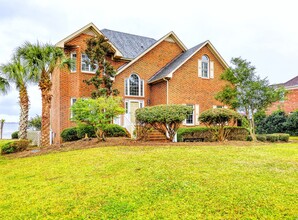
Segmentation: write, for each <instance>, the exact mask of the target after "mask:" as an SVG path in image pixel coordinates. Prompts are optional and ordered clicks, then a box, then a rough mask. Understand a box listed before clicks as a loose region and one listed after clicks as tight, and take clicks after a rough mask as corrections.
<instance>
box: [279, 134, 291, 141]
mask: <svg viewBox="0 0 298 220" xmlns="http://www.w3.org/2000/svg"><path fill="white" fill-rule="evenodd" d="M277 135H278V140H279V141H282V142H289V138H290V135H289V134H283V133H280V134H277Z"/></svg>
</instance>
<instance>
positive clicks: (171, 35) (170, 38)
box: [117, 31, 187, 74]
mask: <svg viewBox="0 0 298 220" xmlns="http://www.w3.org/2000/svg"><path fill="white" fill-rule="evenodd" d="M164 40H166V41H173V42H175V43H177V44H178V45H179V47H180V48H181V49H182V51H186V50H187V48H186V47H185V45H184V44H183V43H182V41H181V40H180V39H179V38H178V37H177V35H176V34H175V33H174V32H173V31H171V32H169V33H168V34H166V35H165V36H163V37H162V38H161V39H159V40H158V41H156V42H155V43H154V44H152V45H151V46H150V47H149V48H147V49H146V50H145V51H143V52H142V53H141V54H139V55H138V56H137V57H136V58H135V59H134V60H132V61H131V62H130V63H128V64H126V65H125V66H123V67H122V68H121V69H118V72H117V74H120V73H121V72H123V71H124V70H125V69H127V68H128V67H129V66H131V65H132V64H134V63H135V62H137V61H138V60H139V59H140V58H141V57H143V56H144V55H145V54H147V53H148V52H149V51H151V50H152V49H153V48H155V47H156V46H157V45H159V44H160V43H161V42H163V41H164Z"/></svg>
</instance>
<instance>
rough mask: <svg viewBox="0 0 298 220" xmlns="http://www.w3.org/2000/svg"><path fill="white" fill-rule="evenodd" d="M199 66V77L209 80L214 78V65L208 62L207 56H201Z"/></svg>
mask: <svg viewBox="0 0 298 220" xmlns="http://www.w3.org/2000/svg"><path fill="white" fill-rule="evenodd" d="M198 65H199V77H201V78H205V79H210V78H214V63H213V62H212V61H210V59H209V57H208V56H207V55H203V56H202V59H200V60H199V62H198Z"/></svg>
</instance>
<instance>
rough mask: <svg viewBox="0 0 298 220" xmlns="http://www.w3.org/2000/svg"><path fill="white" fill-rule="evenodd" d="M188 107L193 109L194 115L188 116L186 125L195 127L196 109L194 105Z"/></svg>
mask: <svg viewBox="0 0 298 220" xmlns="http://www.w3.org/2000/svg"><path fill="white" fill-rule="evenodd" d="M187 106H191V107H192V109H193V110H192V113H191V114H189V115H188V116H187V118H186V119H185V124H186V125H194V123H195V117H194V116H195V113H194V110H195V108H194V105H187Z"/></svg>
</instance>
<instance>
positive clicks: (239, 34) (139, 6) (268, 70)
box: [0, 0, 298, 121]
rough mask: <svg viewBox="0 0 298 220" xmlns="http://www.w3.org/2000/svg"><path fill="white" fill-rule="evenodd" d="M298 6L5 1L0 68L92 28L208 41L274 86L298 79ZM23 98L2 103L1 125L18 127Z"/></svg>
mask: <svg viewBox="0 0 298 220" xmlns="http://www.w3.org/2000/svg"><path fill="white" fill-rule="evenodd" d="M295 3H296V2H295V0H284V1H279V0H271V1H269V0H262V1H260V0H250V1H239V0H238V1H237V0H225V1H221V0H208V1H206V0H205V1H202V0H184V1H174V0H172V1H168V0H165V1H160V0H158V1H157V0H150V1H140V0H139V1H137V0H133V1H130V0H125V1H123V0H113V1H91V0H85V1H81V3H76V1H70V0H65V1H61V0H59V1H58V0H26V1H25V0H7V1H6V0H0V48H1V49H0V63H1V64H2V63H6V62H7V61H9V59H10V57H11V55H12V54H13V52H14V50H15V48H16V47H18V46H21V45H22V44H23V42H24V41H30V42H36V41H37V40H38V41H41V42H50V43H53V44H55V43H57V42H58V41H60V40H61V39H63V38H65V37H66V36H68V35H70V34H71V33H73V32H75V31H76V30H78V29H80V28H81V27H83V26H85V25H86V24H88V23H90V22H93V23H94V24H95V25H96V26H97V27H98V28H99V29H103V28H108V29H112V30H118V31H123V32H128V33H133V34H138V35H143V36H148V37H153V38H155V39H159V38H160V37H162V36H163V35H165V34H166V33H168V32H169V31H174V32H175V33H176V34H177V35H178V37H179V38H180V39H181V40H182V42H183V43H184V44H185V45H186V46H187V47H188V48H191V47H192V46H194V45H196V44H198V43H201V42H203V41H205V40H210V41H211V42H212V44H213V45H214V46H215V47H216V48H217V50H218V51H219V53H220V54H221V55H222V56H223V58H224V59H225V60H226V61H227V62H228V63H230V60H231V58H232V57H238V56H241V57H242V58H245V59H247V60H249V61H251V62H252V64H253V65H254V66H256V68H257V73H258V74H259V75H260V76H261V77H262V78H265V77H267V78H268V79H269V81H270V82H271V83H279V82H286V81H288V80H289V79H291V78H293V77H295V76H296V75H297V74H298V71H297V70H296V64H297V61H298V53H297V51H298V28H297V24H296V23H297V21H298V13H297V10H296V9H297V7H296V5H297V4H295ZM29 95H30V102H31V108H30V116H31V117H32V116H35V115H36V114H40V112H41V102H40V99H41V98H40V92H39V90H38V88H37V86H34V85H31V86H30V88H29ZM17 97H18V94H17V92H16V91H15V90H13V89H12V90H11V91H10V92H9V93H8V94H7V95H6V96H3V95H1V96H0V118H4V119H5V120H6V121H18V115H19V107H18V100H17Z"/></svg>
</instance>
